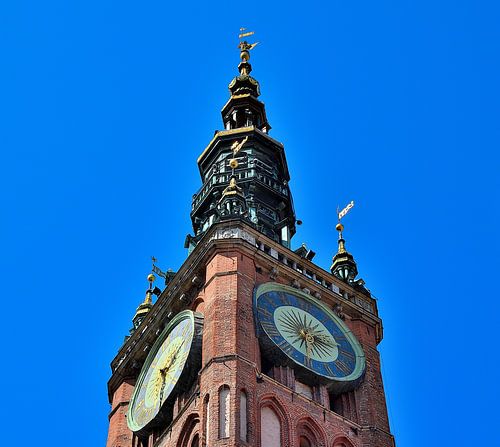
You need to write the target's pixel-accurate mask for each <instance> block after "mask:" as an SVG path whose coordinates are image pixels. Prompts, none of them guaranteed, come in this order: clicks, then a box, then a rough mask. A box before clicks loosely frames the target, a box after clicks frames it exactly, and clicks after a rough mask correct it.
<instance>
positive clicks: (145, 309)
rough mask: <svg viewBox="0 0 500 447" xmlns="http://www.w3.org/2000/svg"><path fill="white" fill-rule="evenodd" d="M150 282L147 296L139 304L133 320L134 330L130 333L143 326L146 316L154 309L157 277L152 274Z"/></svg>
mask: <svg viewBox="0 0 500 447" xmlns="http://www.w3.org/2000/svg"><path fill="white" fill-rule="evenodd" d="M147 279H148V282H149V288H148V290H146V296H145V297H144V301H143V302H142V303H141V304H139V307H138V308H137V310H136V312H135V315H134V318H132V323H133V325H134V326H133V328H132V329H131V330H130V332H131V333H132V332H134V331H135V330H136V329H137V328H138V327H139V325H140V324H141V322H142V320H144V318H145V316H146V315H147V314H148V313H149V311H150V310H151V308H152V307H153V282H154V281H155V280H156V277H155V275H153V274H152V273H150V274H149V275H148V278H147Z"/></svg>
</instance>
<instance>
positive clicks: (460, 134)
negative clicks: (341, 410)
mask: <svg viewBox="0 0 500 447" xmlns="http://www.w3.org/2000/svg"><path fill="white" fill-rule="evenodd" d="M498 23H499V6H498V4H496V3H495V2H488V1H483V2H473V1H460V0H455V1H444V0H443V1H439V0H437V1H436V0H435V1H428V0H420V1H402V0H401V1H395V0H394V1H378V2H373V1H350V2H347V1H337V0H330V1H324V2H315V1H312V2H308V3H307V4H303V3H294V2H282V3H277V2H267V3H266V4H265V6H262V5H259V4H257V3H255V2H253V3H251V2H248V3H244V2H214V3H211V2H196V1H195V2H183V3H179V4H176V5H171V4H169V3H168V2H159V1H149V2H142V3H137V2H130V1H121V2H117V1H116V2H113V1H109V0H101V1H94V0H88V1H85V2H83V1H73V2H64V1H54V0H48V1H46V2H34V1H23V0H19V1H16V2H9V3H7V2H4V3H3V4H2V5H1V6H0V50H1V51H0V59H1V68H0V83H1V89H0V95H1V96H0V150H1V156H2V163H0V210H1V219H0V247H1V252H2V256H1V258H0V275H1V283H2V291H3V294H2V295H3V300H2V301H3V310H4V317H3V328H4V332H3V335H4V342H3V350H2V351H3V365H4V367H3V368H2V373H1V374H2V378H1V379H2V385H3V394H4V398H3V405H2V409H3V411H2V419H3V421H4V431H3V435H2V439H3V441H2V443H4V444H5V445H7V444H11V443H14V442H15V443H16V444H18V445H19V444H20V445H28V444H32V443H33V439H34V438H35V437H37V436H41V437H42V439H41V440H40V441H39V442H38V440H37V442H36V443H37V445H51V446H59V445H61V446H63V445H65V446H66V445H71V446H76V447H78V446H89V445H91V446H94V445H95V446H97V445H104V443H105V440H106V434H107V414H108V412H109V405H108V402H107V391H106V382H107V379H108V377H109V373H110V368H109V362H110V361H111V359H112V358H113V357H114V355H115V353H116V351H117V350H118V348H119V347H120V345H121V343H122V341H123V336H124V335H125V334H126V333H127V332H128V329H129V328H130V325H131V318H132V316H133V314H134V311H135V308H136V307H137V305H138V304H139V303H140V301H141V300H142V299H143V297H144V291H145V289H146V287H147V283H146V280H145V277H146V275H147V273H148V269H149V268H150V256H151V255H153V254H154V255H155V256H156V257H157V258H158V260H159V265H160V266H161V267H162V268H164V269H167V268H173V269H174V270H175V269H177V268H178V267H179V266H180V265H181V264H182V262H183V261H184V259H185V257H186V252H185V250H184V249H183V242H184V238H185V235H186V234H187V233H188V232H190V231H191V227H190V220H189V209H190V201H191V196H192V194H193V193H194V192H196V191H197V189H198V188H199V186H200V184H201V183H200V179H199V175H198V171H197V166H196V159H197V157H198V155H199V154H200V153H201V151H202V150H203V148H204V147H205V146H206V144H207V143H208V142H209V141H210V139H211V137H212V135H213V132H214V130H215V129H221V127H222V124H221V119H220V113H219V111H220V109H221V107H222V106H223V104H224V103H225V102H226V100H227V98H228V91H227V84H228V83H229V82H230V80H231V79H232V77H233V76H234V75H235V74H236V72H237V71H236V66H237V64H238V50H237V49H236V46H237V32H238V29H239V27H240V26H246V27H248V28H250V29H254V30H255V31H256V39H257V40H259V41H260V42H261V43H260V45H259V46H258V47H257V48H256V49H255V50H254V52H253V56H252V60H251V62H252V63H253V67H254V71H253V75H254V76H255V77H256V78H257V79H258V80H259V81H260V83H261V90H262V96H261V98H262V99H263V101H264V102H265V103H266V106H267V114H268V118H269V121H270V123H271V125H272V126H273V129H272V131H271V135H272V136H273V137H274V138H276V139H278V140H280V141H282V142H283V143H284V144H285V149H286V153H287V157H288V163H289V168H290V172H291V176H292V181H291V183H290V186H291V189H292V193H293V195H294V201H295V208H296V212H297V216H298V217H299V218H300V219H301V220H303V221H304V224H303V225H302V227H300V228H299V231H298V233H297V235H296V236H295V238H294V245H295V246H298V245H300V244H301V243H302V242H305V243H307V244H308V246H310V248H312V249H313V250H315V251H316V252H317V256H316V258H315V261H316V262H317V263H318V264H319V265H320V266H322V267H323V268H326V269H328V268H329V266H330V262H331V257H332V255H333V254H334V252H335V248H336V247H335V246H336V234H335V231H334V226H335V209H336V207H337V205H340V206H343V205H345V204H346V203H348V202H349V201H351V200H355V202H356V205H355V208H354V209H353V210H352V211H351V212H350V213H349V215H348V216H347V217H346V218H345V222H344V223H345V227H346V229H345V232H344V236H345V238H346V241H347V248H348V249H349V251H351V252H352V253H353V254H354V256H355V258H356V260H357V262H358V267H359V271H360V276H361V277H363V278H364V279H365V281H366V284H367V286H368V288H370V289H371V290H372V292H373V293H374V295H375V296H376V297H377V298H378V300H379V301H378V305H379V311H380V314H381V317H382V318H383V321H384V328H385V338H384V340H383V342H382V343H381V345H380V350H381V352H382V362H383V374H384V382H385V387H386V391H387V397H388V406H389V414H390V422H391V428H392V431H393V433H394V434H395V436H396V441H397V445H398V446H404V447H412V446H419V445H421V444H422V443H425V444H426V445H430V446H441V445H453V446H469V445H471V444H474V445H478V444H479V445H481V444H482V445H498V444H499V443H500V439H499V435H498V430H495V429H493V427H494V426H495V424H496V426H498V424H499V423H500V421H499V417H498V403H497V402H498V399H499V398H500V395H499V394H500V393H499V387H498V382H499V380H498V378H499V377H498V364H499V362H498V351H499V350H498V343H497V340H498V331H497V328H498V327H499V324H500V321H499V317H498V312H499V310H500V308H499V304H498V300H499V296H498V295H499V294H498V291H497V284H496V280H497V277H498V266H499V263H498V254H497V253H498V250H499V249H500V246H499V245H500V244H499V240H498V236H497V231H498V223H499V219H498V218H499V209H498V193H499V159H500V157H499V155H498V148H499V140H500V138H499V125H498V123H499V117H500V116H499V115H500V113H499V103H500V101H499V99H500V94H499V82H498V79H499V69H498V68H499V62H498V60H499V57H498V56H499V46H500V28H499V26H498ZM28 427H29V428H28ZM28 430H29V432H28ZM68 438H69V439H70V440H69V441H68Z"/></svg>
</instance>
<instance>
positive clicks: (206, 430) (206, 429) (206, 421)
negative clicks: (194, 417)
mask: <svg viewBox="0 0 500 447" xmlns="http://www.w3.org/2000/svg"><path fill="white" fill-rule="evenodd" d="M203 407H204V411H203V437H204V438H205V439H204V441H203V442H204V444H203V445H208V444H209V441H208V439H209V435H210V395H208V394H207V395H206V396H205V402H204V405H203Z"/></svg>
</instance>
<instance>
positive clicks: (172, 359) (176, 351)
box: [160, 340, 184, 375]
mask: <svg viewBox="0 0 500 447" xmlns="http://www.w3.org/2000/svg"><path fill="white" fill-rule="evenodd" d="M183 344H184V340H182V343H181V344H180V345H179V347H178V348H177V349H176V350H175V353H174V355H173V356H172V357H170V362H169V364H168V365H167V366H165V367H164V368H162V369H160V373H161V374H162V375H166V374H167V372H168V370H169V369H170V368H171V367H172V365H173V364H174V363H175V361H176V359H177V355H178V354H179V351H180V350H181V348H182V345H183Z"/></svg>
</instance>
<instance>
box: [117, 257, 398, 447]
mask: <svg viewBox="0 0 500 447" xmlns="http://www.w3.org/2000/svg"><path fill="white" fill-rule="evenodd" d="M278 275H279V273H278ZM274 280H275V281H277V282H282V283H285V284H290V280H289V279H288V280H287V279H285V278H282V277H281V276H278V277H277V278H276V279H274ZM267 281H270V277H269V272H268V271H266V270H265V269H262V268H260V267H257V266H256V264H255V259H254V258H253V256H251V255H249V254H248V252H246V251H245V250H243V249H241V250H240V249H239V248H238V247H235V248H232V249H231V250H228V251H223V250H218V251H216V252H215V254H214V255H213V256H212V258H211V259H210V260H209V261H208V263H207V265H206V277H205V286H204V288H203V290H202V291H200V293H199V295H198V297H197V298H196V299H195V300H194V302H193V305H192V308H193V309H196V310H197V311H200V312H202V313H203V314H204V330H203V353H202V369H201V372H200V374H199V395H195V396H194V397H193V398H191V400H190V401H188V402H187V405H186V406H184V407H183V408H180V409H179V411H177V412H176V416H175V417H174V423H173V424H172V426H171V429H170V431H168V432H167V433H164V434H163V435H162V437H161V438H160V439H157V440H156V442H155V443H154V445H155V446H158V447H191V442H192V441H193V439H194V438H195V436H199V437H200V444H199V445H200V446H209V447H222V446H224V447H230V446H231V447H233V446H257V447H266V446H261V445H260V430H261V422H260V411H261V408H263V407H264V406H269V407H271V408H272V409H273V411H274V412H275V413H276V414H277V415H278V417H279V419H280V420H281V423H282V440H281V445H282V446H286V447H299V437H300V436H305V437H307V438H308V439H309V440H311V441H312V442H313V445H314V446H315V447H338V446H344V447H350V446H352V447H368V446H370V447H371V446H373V447H392V446H393V445H394V441H393V438H392V436H391V435H390V433H389V424H388V418H387V411H386V404H385V395H384V390H383V385H382V378H381V373H380V361H379V354H378V351H377V347H376V345H377V341H376V335H375V334H376V332H375V327H374V326H371V325H370V323H368V321H369V320H366V321H365V320H364V319H363V320H362V319H360V318H357V317H356V319H352V318H351V316H350V315H349V310H348V309H346V308H344V313H345V314H346V317H345V323H346V324H347V325H348V326H349V327H350V329H351V330H352V331H353V333H354V334H355V335H356V337H357V338H358V340H359V341H360V343H361V344H362V346H363V349H364V352H365V355H366V374H365V378H364V380H363V382H362V383H361V385H360V386H359V388H358V389H356V390H355V391H354V392H351V393H347V394H346V395H345V396H343V399H344V405H345V406H346V407H349V409H348V410H346V414H345V415H346V416H347V417H343V416H341V415H339V414H336V413H334V412H333V411H331V410H330V409H329V398H328V392H327V390H326V388H325V387H323V386H321V387H316V388H315V389H316V391H315V396H316V398H315V400H311V399H308V398H306V397H304V396H302V395H299V394H297V393H296V392H294V390H293V388H292V387H291V386H285V385H284V384H282V383H280V382H278V381H277V380H274V379H272V378H270V377H267V376H265V375H263V374H262V373H261V358H260V349H259V344H258V340H257V338H256V337H255V324H254V318H253V291H254V288H255V286H256V285H258V284H260V283H263V282H267ZM306 286H307V284H305V282H304V285H303V287H306ZM283 374H284V375H285V376H286V375H287V374H288V373H286V372H284V373H283ZM288 375H290V374H288ZM287 377H288V376H287ZM291 377H292V379H293V373H292V374H291ZM280 380H281V379H280ZM283 380H284V379H283ZM287 380H288V381H289V380H290V379H289V378H288V379H287ZM224 385H226V386H228V387H229V389H230V412H229V430H228V437H227V438H224V439H220V436H219V435H220V415H219V392H220V389H221V387H222V386H224ZM288 385H290V384H289V383H288ZM242 390H244V391H245V393H246V394H247V420H248V424H247V425H248V429H247V442H245V441H244V440H242V439H240V437H241V436H240V433H242V431H243V432H245V430H241V427H240V425H239V424H240V417H239V416H240V393H241V391H242ZM131 392H132V384H130V383H124V384H123V385H122V386H121V387H120V388H118V389H117V391H116V392H115V394H114V397H113V411H112V415H111V417H110V429H109V438H108V444H107V447H135V446H132V441H131V439H132V438H131V434H130V432H129V431H128V428H126V421H125V417H124V414H125V412H126V408H127V405H126V403H127V402H128V400H129V399H130V394H131ZM207 400H208V405H209V411H208V414H209V416H208V418H207V415H206V413H207V412H206V409H204V404H203V403H204V402H206V401H207ZM207 426H208V430H206V429H205V427H207ZM206 432H207V433H208V439H207V436H206ZM151 445H152V444H150V447H151Z"/></svg>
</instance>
